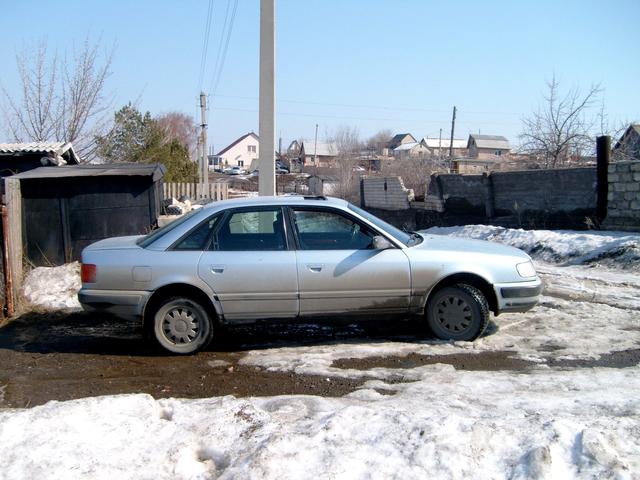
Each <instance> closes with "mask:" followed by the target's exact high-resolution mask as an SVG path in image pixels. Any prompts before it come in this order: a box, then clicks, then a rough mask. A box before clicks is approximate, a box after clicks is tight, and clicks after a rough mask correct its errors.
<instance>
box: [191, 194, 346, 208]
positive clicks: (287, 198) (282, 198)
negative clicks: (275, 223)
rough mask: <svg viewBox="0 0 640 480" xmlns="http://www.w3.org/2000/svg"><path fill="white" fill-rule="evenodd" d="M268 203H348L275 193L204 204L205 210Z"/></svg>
mask: <svg viewBox="0 0 640 480" xmlns="http://www.w3.org/2000/svg"><path fill="white" fill-rule="evenodd" d="M268 205H313V206H329V205H330V206H338V207H343V208H344V207H346V206H347V205H349V203H348V202H347V201H346V200H342V199H341V198H334V197H324V196H312V195H277V196H264V197H244V198H234V199H231V200H220V201H217V202H212V203H209V204H207V205H205V206H204V208H206V209H207V210H213V209H215V210H218V209H225V208H233V207H254V206H268Z"/></svg>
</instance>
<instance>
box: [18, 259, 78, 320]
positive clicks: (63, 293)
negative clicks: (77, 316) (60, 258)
mask: <svg viewBox="0 0 640 480" xmlns="http://www.w3.org/2000/svg"><path fill="white" fill-rule="evenodd" d="M81 286H82V284H81V282H80V264H79V263H78V262H73V263H68V264H66V265H62V266H60V267H36V268H34V269H33V270H31V271H30V272H29V273H28V274H27V277H26V278H25V280H24V284H23V287H22V294H23V296H24V298H25V299H26V300H27V301H28V302H29V303H31V304H33V305H36V306H38V307H42V308H46V309H52V310H53V309H64V308H68V309H79V308H81V307H80V302H78V291H79V290H80V287H81Z"/></svg>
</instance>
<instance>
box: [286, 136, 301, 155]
mask: <svg viewBox="0 0 640 480" xmlns="http://www.w3.org/2000/svg"><path fill="white" fill-rule="evenodd" d="M298 153H300V142H298V141H297V140H294V141H292V142H291V143H290V144H289V147H288V148H287V155H290V156H297V155H298Z"/></svg>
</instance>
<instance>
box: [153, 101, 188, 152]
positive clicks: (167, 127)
mask: <svg viewBox="0 0 640 480" xmlns="http://www.w3.org/2000/svg"><path fill="white" fill-rule="evenodd" d="M156 120H157V121H158V125H160V127H161V128H162V129H163V130H164V132H165V134H166V136H167V138H169V139H171V140H174V139H175V140H178V141H179V142H180V143H181V144H183V145H184V146H185V147H187V149H188V150H189V155H190V156H191V158H193V159H195V155H196V150H197V148H198V135H197V127H196V123H195V121H194V119H193V117H192V116H190V115H187V114H185V113H182V112H169V113H165V114H164V115H160V116H158V117H157V118H156Z"/></svg>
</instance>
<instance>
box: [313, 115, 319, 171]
mask: <svg viewBox="0 0 640 480" xmlns="http://www.w3.org/2000/svg"><path fill="white" fill-rule="evenodd" d="M313 166H314V167H317V166H318V124H317V123H316V139H315V142H314V144H313Z"/></svg>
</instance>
